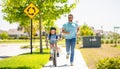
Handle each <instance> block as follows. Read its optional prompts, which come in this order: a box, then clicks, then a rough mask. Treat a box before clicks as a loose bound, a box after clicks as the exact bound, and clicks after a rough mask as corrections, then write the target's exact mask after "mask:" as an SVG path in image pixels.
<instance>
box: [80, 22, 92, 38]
mask: <svg viewBox="0 0 120 69" xmlns="http://www.w3.org/2000/svg"><path fill="white" fill-rule="evenodd" d="M80 34H81V36H93V35H94V33H93V30H92V29H91V28H90V27H89V26H88V25H86V24H84V25H82V26H81V27H80Z"/></svg>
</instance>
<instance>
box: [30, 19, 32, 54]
mask: <svg viewBox="0 0 120 69" xmlns="http://www.w3.org/2000/svg"><path fill="white" fill-rule="evenodd" d="M30 23H31V29H30V30H31V33H30V49H31V51H30V53H31V54H32V19H31V20H30Z"/></svg>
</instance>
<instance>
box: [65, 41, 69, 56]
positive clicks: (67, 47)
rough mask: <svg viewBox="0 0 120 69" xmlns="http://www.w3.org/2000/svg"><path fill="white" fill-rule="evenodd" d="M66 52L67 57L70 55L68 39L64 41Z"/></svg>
mask: <svg viewBox="0 0 120 69" xmlns="http://www.w3.org/2000/svg"><path fill="white" fill-rule="evenodd" d="M65 43H66V52H67V55H69V54H70V39H66V42H65Z"/></svg>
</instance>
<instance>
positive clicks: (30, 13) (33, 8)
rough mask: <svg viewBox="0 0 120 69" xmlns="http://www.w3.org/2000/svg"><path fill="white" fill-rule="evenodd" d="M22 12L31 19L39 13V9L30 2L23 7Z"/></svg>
mask: <svg viewBox="0 0 120 69" xmlns="http://www.w3.org/2000/svg"><path fill="white" fill-rule="evenodd" d="M24 13H26V14H27V15H28V16H29V17H30V18H31V19H32V18H33V17H34V16H35V15H37V13H39V9H38V8H37V7H36V6H35V5H34V4H33V3H30V4H29V5H28V6H27V7H26V8H25V9H24Z"/></svg>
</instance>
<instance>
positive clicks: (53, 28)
mask: <svg viewBox="0 0 120 69" xmlns="http://www.w3.org/2000/svg"><path fill="white" fill-rule="evenodd" d="M51 30H56V28H55V27H51V28H50V33H49V39H50V38H51ZM55 34H56V32H55ZM56 39H58V36H56Z"/></svg>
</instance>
